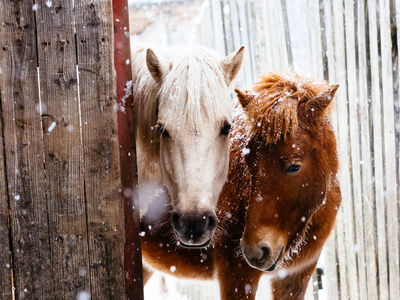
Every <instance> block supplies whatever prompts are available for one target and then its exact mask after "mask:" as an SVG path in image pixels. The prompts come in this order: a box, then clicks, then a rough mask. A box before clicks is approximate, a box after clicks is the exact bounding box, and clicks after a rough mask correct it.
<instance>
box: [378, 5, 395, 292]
mask: <svg viewBox="0 0 400 300" xmlns="http://www.w3.org/2000/svg"><path fill="white" fill-rule="evenodd" d="M379 12H380V14H379V19H380V29H381V30H380V38H381V39H380V41H381V57H382V99H383V127H384V128H383V133H384V134H383V138H384V155H385V159H384V166H385V177H386V191H385V192H386V193H385V202H386V211H387V219H386V222H387V224H386V228H387V236H388V245H387V247H388V250H387V255H388V259H389V298H390V299H399V298H400V282H399V281H400V278H399V277H400V274H399V239H398V237H399V219H398V214H397V205H398V204H397V189H398V186H397V171H396V144H395V141H396V137H395V127H394V126H395V125H394V120H395V116H394V99H393V67H392V42H391V17H390V1H389V0H381V1H379ZM397 154H398V153H397ZM393 237H395V238H393ZM396 237H397V238H396Z"/></svg>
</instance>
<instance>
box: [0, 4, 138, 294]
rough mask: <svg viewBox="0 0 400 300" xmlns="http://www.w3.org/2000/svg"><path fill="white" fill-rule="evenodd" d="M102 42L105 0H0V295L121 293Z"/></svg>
mask: <svg viewBox="0 0 400 300" xmlns="http://www.w3.org/2000/svg"><path fill="white" fill-rule="evenodd" d="M113 38H114V27H113V9H112V3H111V1H108V0H97V1H85V0H57V1H55V0H53V1H44V0H40V1H37V0H36V1H34V0H26V1H13V0H3V1H0V120H1V122H0V131H1V143H0V298H1V299H12V297H15V298H16V299H77V297H78V295H81V296H90V297H91V299H125V298H126V295H125V284H124V283H125V272H124V241H125V240H124V218H123V215H124V202H123V198H122V193H121V192H122V186H121V176H120V169H119V145H118V126H117V103H116V97H115V96H116V80H115V71H114V59H113V57H114V39H113ZM132 154H134V153H132ZM82 299H87V298H84V297H82Z"/></svg>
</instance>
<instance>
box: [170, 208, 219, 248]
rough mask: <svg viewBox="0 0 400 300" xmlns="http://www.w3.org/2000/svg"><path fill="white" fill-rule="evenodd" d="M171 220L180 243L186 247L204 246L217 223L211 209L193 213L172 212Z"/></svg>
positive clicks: (210, 237)
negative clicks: (201, 212) (202, 212)
mask: <svg viewBox="0 0 400 300" xmlns="http://www.w3.org/2000/svg"><path fill="white" fill-rule="evenodd" d="M171 221H172V226H173V228H174V230H175V233H176V236H177V237H178V240H179V242H180V245H181V246H183V247H188V248H193V247H195V248H202V247H206V246H207V245H208V244H209V243H210V241H211V239H212V236H213V233H214V230H215V228H216V227H217V223H218V220H217V216H216V214H215V212H213V211H208V212H206V213H204V214H193V215H192V214H181V213H178V212H172V213H171Z"/></svg>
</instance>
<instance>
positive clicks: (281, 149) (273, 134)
mask: <svg viewBox="0 0 400 300" xmlns="http://www.w3.org/2000/svg"><path fill="white" fill-rule="evenodd" d="M337 88H338V85H331V86H328V85H327V84H326V83H324V82H318V81H316V80H314V79H311V78H306V77H301V76H299V75H294V74H289V73H279V74H277V73H270V74H267V75H262V76H261V77H260V78H259V80H258V82H257V83H256V85H255V87H254V91H252V92H248V91H246V92H241V91H239V90H236V92H237V94H238V98H239V102H240V103H241V105H242V106H243V108H244V111H245V113H246V115H247V117H248V120H249V122H251V129H250V138H249V140H248V144H247V146H246V148H247V149H246V151H245V153H247V155H246V157H245V159H246V163H247V165H248V168H249V171H250V173H251V175H252V176H251V178H252V191H251V197H250V200H249V203H248V204H247V205H248V208H247V213H246V223H245V229H244V233H243V236H242V240H241V247H242V252H243V255H244V256H245V258H246V260H247V261H248V263H249V264H250V265H251V266H252V267H255V268H257V269H260V270H263V271H274V270H275V269H276V268H277V266H283V265H284V262H285V261H286V260H287V259H289V258H290V257H291V255H293V254H294V253H296V252H297V251H298V250H299V247H300V246H301V245H302V244H303V243H306V242H307V238H308V237H307V229H308V227H309V226H310V224H311V222H312V216H313V214H314V213H315V212H316V211H317V210H318V209H319V208H320V207H321V205H323V204H324V201H325V199H326V198H325V197H326V194H327V192H328V191H329V188H330V182H331V180H334V178H332V177H335V176H336V172H337V168H338V162H337V154H336V139H335V136H334V133H333V131H332V128H331V125H330V122H329V120H328V118H327V114H328V112H329V106H330V103H331V102H332V98H333V96H334V95H335V92H336V90H337Z"/></svg>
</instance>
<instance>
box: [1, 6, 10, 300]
mask: <svg viewBox="0 0 400 300" xmlns="http://www.w3.org/2000/svg"><path fill="white" fill-rule="evenodd" d="M5 4H6V3H4V2H3V1H2V2H0V23H1V24H5V21H6V20H7V19H9V18H7V13H6V9H5V7H4V5H5ZM8 13H9V12H8ZM9 21H11V20H9ZM7 31H11V30H10V29H8V30H7V28H6V26H4V25H3V26H1V27H0V37H6V32H7ZM4 42H6V39H5V38H4V40H3V41H1V42H0V53H1V55H0V134H1V143H0V287H2V288H1V290H0V298H1V299H11V293H12V280H11V277H12V261H11V244H12V243H10V237H11V236H12V235H11V231H10V228H9V225H8V218H9V213H10V210H9V199H8V192H7V189H8V184H7V173H6V160H5V149H4V128H3V124H4V119H3V109H2V106H3V101H5V100H6V98H5V97H6V80H5V76H4V74H6V73H9V72H10V68H11V66H10V64H9V63H8V62H9V59H8V58H9V57H8V55H4V51H5V49H4ZM6 43H7V42H6Z"/></svg>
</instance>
